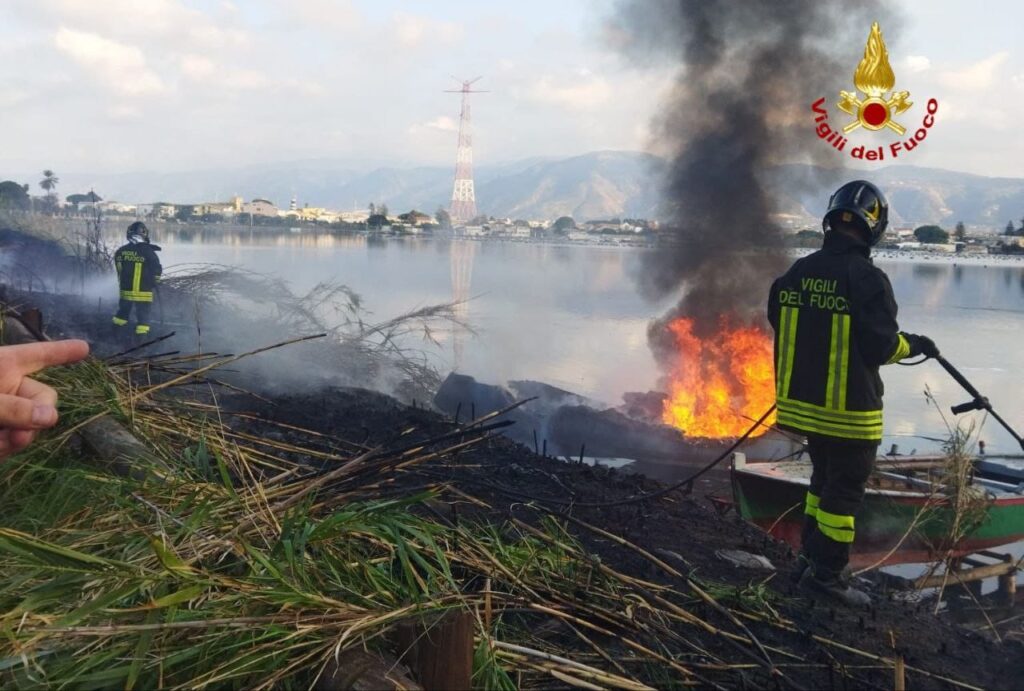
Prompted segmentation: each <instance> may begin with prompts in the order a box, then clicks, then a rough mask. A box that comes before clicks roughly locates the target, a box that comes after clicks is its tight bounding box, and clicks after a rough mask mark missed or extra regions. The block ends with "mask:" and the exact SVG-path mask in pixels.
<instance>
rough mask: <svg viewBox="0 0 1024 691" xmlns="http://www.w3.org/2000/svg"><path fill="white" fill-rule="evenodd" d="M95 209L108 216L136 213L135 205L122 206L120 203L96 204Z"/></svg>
mask: <svg viewBox="0 0 1024 691" xmlns="http://www.w3.org/2000/svg"><path fill="white" fill-rule="evenodd" d="M96 207H97V208H98V209H99V210H100V211H102V212H104V213H108V214H134V213H136V212H137V211H138V207H137V206H135V204H122V203H121V202H113V201H111V202H96Z"/></svg>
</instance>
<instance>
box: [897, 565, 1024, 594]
mask: <svg viewBox="0 0 1024 691" xmlns="http://www.w3.org/2000/svg"><path fill="white" fill-rule="evenodd" d="M1014 571H1016V569H1015V568H1014V565H1013V564H1011V563H1008V562H1000V563H998V564H989V565H987V566H979V567H977V568H973V569H966V570H964V571H957V572H956V575H953V574H949V576H948V577H947V576H946V575H945V574H941V573H940V574H935V575H933V576H928V577H927V578H925V577H922V578H918V579H917V580H916V581H914V587H915V588H919V589H922V588H938V587H940V586H942V584H943V583H945V584H946V585H956V584H957V583H970V582H972V581H980V580H984V579H986V578H992V577H993V576H1003V575H1006V574H1008V573H1010V572H1014Z"/></svg>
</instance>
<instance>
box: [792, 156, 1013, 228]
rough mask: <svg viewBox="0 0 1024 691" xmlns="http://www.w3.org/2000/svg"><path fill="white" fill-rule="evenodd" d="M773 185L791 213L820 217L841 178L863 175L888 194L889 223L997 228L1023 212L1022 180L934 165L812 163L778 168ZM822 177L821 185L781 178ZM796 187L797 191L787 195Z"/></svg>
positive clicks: (843, 179)
mask: <svg viewBox="0 0 1024 691" xmlns="http://www.w3.org/2000/svg"><path fill="white" fill-rule="evenodd" d="M777 170H778V176H777V178H776V182H775V187H776V190H777V192H778V193H779V194H780V195H781V197H782V198H783V199H784V200H786V202H785V204H784V205H785V206H788V207H789V210H790V211H791V212H794V213H798V212H799V211H803V212H806V213H807V214H808V215H810V216H812V217H820V215H821V214H822V213H823V212H824V210H825V206H826V204H827V201H828V190H829V189H831V188H832V187H834V186H835V185H836V184H841V183H842V182H844V181H846V180H852V179H856V178H860V177H866V178H868V179H870V180H872V181H873V182H875V183H876V184H878V185H879V186H880V187H881V188H882V189H883V190H884V191H885V193H886V195H887V196H888V198H889V203H890V206H891V214H890V216H891V218H892V221H893V222H894V223H897V224H907V225H918V224H923V223H938V224H940V225H943V226H948V227H952V226H953V225H955V224H956V222H957V221H963V222H964V223H966V224H967V225H973V226H987V227H992V228H996V229H1001V228H1002V227H1003V226H1005V225H1006V222H1007V221H1009V220H1011V219H1013V220H1014V221H1015V222H1016V223H1017V224H1018V225H1019V223H1020V219H1021V217H1022V216H1024V179H1022V178H990V177H985V176H983V175H972V174H970V173H960V172H956V171H951V170H943V169H940V168H923V167H920V166H886V167H884V168H880V169H878V170H876V171H870V172H868V171H857V170H847V171H841V172H838V171H835V170H829V169H823V168H816V167H812V166H796V165H793V166H780V167H779V168H778V169H777ZM813 179H818V180H824V181H826V183H825V184H826V189H825V190H820V188H819V189H817V190H816V189H815V187H814V186H804V185H800V184H794V185H792V186H787V185H786V184H785V183H786V182H787V181H795V182H799V181H807V180H813ZM792 189H797V190H800V191H799V192H798V193H796V194H793V193H789V194H787V190H792Z"/></svg>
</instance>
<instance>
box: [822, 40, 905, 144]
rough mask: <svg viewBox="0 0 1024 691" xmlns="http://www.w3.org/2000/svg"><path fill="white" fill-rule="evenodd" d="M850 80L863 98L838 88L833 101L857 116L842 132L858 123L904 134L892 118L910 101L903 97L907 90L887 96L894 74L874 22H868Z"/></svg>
mask: <svg viewBox="0 0 1024 691" xmlns="http://www.w3.org/2000/svg"><path fill="white" fill-rule="evenodd" d="M853 84H854V86H856V87H857V91H860V92H863V93H864V95H865V96H867V98H865V99H864V100H861V99H860V97H859V94H858V93H857V91H840V92H839V102H838V103H837V104H836V105H838V106H839V109H840V110H842V111H843V112H844V113H849V114H850V115H852V116H854V117H855V118H857V119H856V120H854V121H853V122H851V123H850V124H849V125H847V126H846V127H844V128H843V132H851V131H853V130H855V129H857V128H858V127H863V128H864V129H866V130H872V131H874V130H880V129H882V128H883V127H888V128H889V129H891V130H893V131H894V132H896V133H897V134H900V135H902V134H904V133H905V132H906V131H907V129H906V128H905V127H903V126H902V125H900V124H899V123H897V122H895V121H894V120H893V119H892V118H893V116H894V115H899V114H900V113H903V112H905V111H906V110H907V109H908V108H910V106H912V105H914V104H913V103H911V102H910V101H908V100H907V99H908V98H909V97H910V92H909V91H893V92H892V93H891V94H890V95H889V97H888V98H886V94H887V93H888V92H890V91H892V88H893V86H895V85H896V75H895V74H893V71H892V65H890V64H889V51H888V50H886V48H885V40H884V39H883V38H882V29H881V28H880V27H879V26H878V22H875V23H873V24H872V25H871V33H869V34H868V42H867V45H866V46H864V58H863V59H862V60H861V61H860V64H858V65H857V69H856V71H855V72H854V73H853Z"/></svg>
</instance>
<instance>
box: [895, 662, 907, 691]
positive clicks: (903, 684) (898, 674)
mask: <svg viewBox="0 0 1024 691" xmlns="http://www.w3.org/2000/svg"><path fill="white" fill-rule="evenodd" d="M892 671H893V677H894V678H893V685H892V687H893V689H895V691H906V688H907V666H906V664H904V662H903V657H902V656H900V657H898V658H896V662H895V664H894V665H893V669H892Z"/></svg>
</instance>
